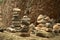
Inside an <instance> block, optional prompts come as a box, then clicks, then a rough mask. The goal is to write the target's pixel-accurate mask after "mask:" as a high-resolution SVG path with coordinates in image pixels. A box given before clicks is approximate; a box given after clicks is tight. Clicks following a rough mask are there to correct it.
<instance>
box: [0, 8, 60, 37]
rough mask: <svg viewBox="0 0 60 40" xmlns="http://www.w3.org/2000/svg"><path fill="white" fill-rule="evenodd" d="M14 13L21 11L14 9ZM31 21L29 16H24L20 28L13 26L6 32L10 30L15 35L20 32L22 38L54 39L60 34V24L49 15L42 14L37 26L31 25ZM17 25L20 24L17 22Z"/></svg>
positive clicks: (38, 18)
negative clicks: (33, 36) (31, 35)
mask: <svg viewBox="0 0 60 40" xmlns="http://www.w3.org/2000/svg"><path fill="white" fill-rule="evenodd" d="M13 11H15V12H14V13H18V11H21V10H20V9H18V8H14V9H13ZM17 18H18V17H17ZM30 20H31V18H29V17H28V16H27V15H24V16H23V17H22V18H21V19H20V24H19V27H17V26H16V27H15V26H14V25H11V27H8V28H6V29H5V30H7V31H8V30H9V31H10V32H14V33H15V32H17V31H18V32H20V33H21V34H20V36H23V37H26V36H30V34H33V35H36V36H40V37H53V36H55V35H58V34H59V33H60V23H55V20H54V19H53V18H50V17H49V16H47V15H43V14H40V15H39V16H38V17H37V21H36V22H37V25H34V23H31V22H30ZM15 23H16V24H18V23H19V22H18V23H17V22H16V21H15ZM16 24H15V25H16ZM17 29H18V30H17ZM0 31H1V32H3V29H1V28H0Z"/></svg>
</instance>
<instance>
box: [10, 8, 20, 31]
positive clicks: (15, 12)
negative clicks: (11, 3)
mask: <svg viewBox="0 0 60 40" xmlns="http://www.w3.org/2000/svg"><path fill="white" fill-rule="evenodd" d="M20 11H21V10H20V9H19V8H14V9H13V14H12V15H13V16H12V23H11V27H12V28H15V29H16V30H19V29H20V18H19V13H18V12H20Z"/></svg>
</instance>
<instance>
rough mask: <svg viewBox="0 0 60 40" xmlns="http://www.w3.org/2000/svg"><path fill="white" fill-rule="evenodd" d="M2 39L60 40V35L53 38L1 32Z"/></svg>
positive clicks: (0, 39) (0, 38) (0, 37)
mask: <svg viewBox="0 0 60 40" xmlns="http://www.w3.org/2000/svg"><path fill="white" fill-rule="evenodd" d="M0 40H60V35H58V36H55V37H53V38H43V37H38V36H35V35H31V36H30V37H21V36H20V33H10V32H0Z"/></svg>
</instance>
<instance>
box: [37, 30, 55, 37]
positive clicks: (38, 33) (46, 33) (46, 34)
mask: <svg viewBox="0 0 60 40" xmlns="http://www.w3.org/2000/svg"><path fill="white" fill-rule="evenodd" d="M36 36H39V37H45V38H51V37H53V36H54V35H53V33H50V32H46V31H44V30H40V31H38V32H37V33H36Z"/></svg>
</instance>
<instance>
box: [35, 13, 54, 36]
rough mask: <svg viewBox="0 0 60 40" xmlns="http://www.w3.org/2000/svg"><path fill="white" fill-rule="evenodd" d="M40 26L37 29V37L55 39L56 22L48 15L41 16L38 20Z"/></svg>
mask: <svg viewBox="0 0 60 40" xmlns="http://www.w3.org/2000/svg"><path fill="white" fill-rule="evenodd" d="M37 23H38V25H37V26H36V27H35V29H36V30H37V32H36V36H41V37H53V32H52V30H53V24H54V20H53V19H51V18H50V17H49V16H46V15H42V14H41V15H39V16H38V18H37Z"/></svg>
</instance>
